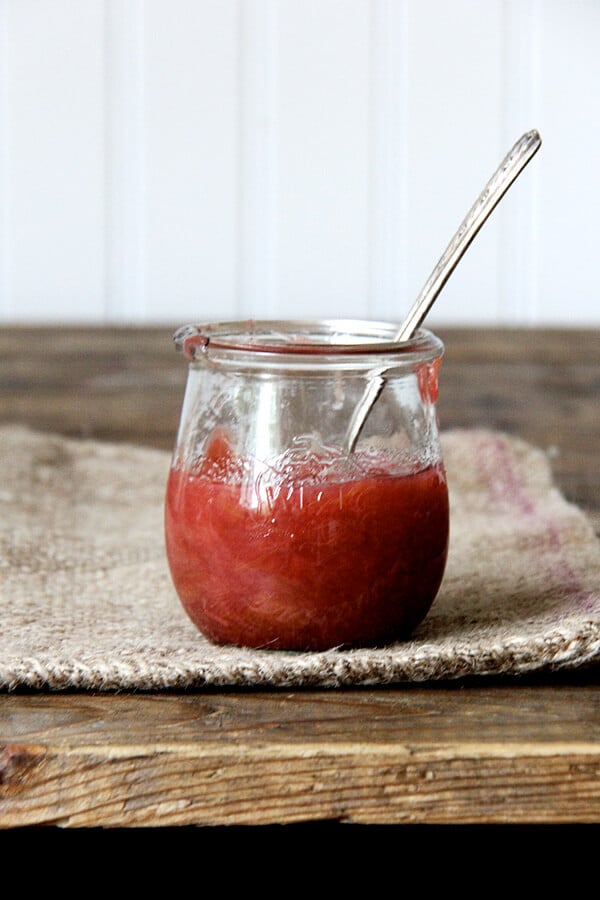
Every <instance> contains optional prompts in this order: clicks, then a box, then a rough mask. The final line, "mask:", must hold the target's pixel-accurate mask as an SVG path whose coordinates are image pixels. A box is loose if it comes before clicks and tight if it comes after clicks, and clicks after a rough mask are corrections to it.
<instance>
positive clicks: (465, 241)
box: [344, 129, 542, 453]
mask: <svg viewBox="0 0 600 900" xmlns="http://www.w3.org/2000/svg"><path fill="white" fill-rule="evenodd" d="M541 144H542V139H541V137H540V135H539V133H538V132H537V131H536V130H535V129H534V130H533V131H527V132H526V133H525V134H523V135H522V136H521V137H520V138H519V140H518V141H517V142H516V143H515V144H514V146H513V147H512V148H511V149H510V150H509V152H508V153H507V154H506V156H505V157H504V159H503V160H502V162H501V163H500V165H499V166H498V168H497V169H496V171H495V172H494V174H493V175H492V177H491V178H490V179H489V181H488V182H487V184H486V186H485V187H484V189H483V191H482V192H481V194H480V195H479V197H478V198H477V200H476V201H475V203H474V204H473V206H472V207H471V209H470V210H469V212H468V213H467V215H466V216H465V218H464V219H463V221H462V222H461V224H460V226H459V227H458V230H457V231H456V233H455V234H454V236H453V237H452V240H451V241H450V243H449V244H448V246H447V247H446V249H445V250H444V252H443V253H442V255H441V257H440V258H439V260H438V262H437V264H436V266H435V268H434V269H433V271H432V273H431V275H430V276H429V278H428V279H427V281H426V282H425V284H424V286H423V288H422V289H421V293H420V294H419V295H418V297H417V299H416V300H415V302H414V304H413V305H412V307H411V309H410V311H409V313H408V315H407V316H406V319H405V320H404V322H403V324H402V326H401V327H400V329H399V330H398V331H397V332H396V334H395V335H394V338H393V340H394V341H395V342H397V343H400V342H401V341H407V340H409V339H410V338H411V337H412V336H413V335H414V333H415V331H416V330H417V328H418V327H419V326H420V325H421V323H422V322H423V319H424V318H425V316H426V315H427V313H428V312H429V310H430V308H431V306H432V305H433V303H434V301H435V300H436V298H437V297H438V295H439V293H440V291H441V290H442V288H443V287H444V285H445V284H446V282H447V281H448V279H449V277H450V275H451V274H452V272H453V271H454V269H455V268H456V266H457V264H458V262H459V261H460V259H461V258H462V256H463V255H464V253H465V251H466V250H467V248H468V247H469V245H470V244H471V241H472V240H473V238H474V237H475V235H476V234H477V232H478V231H479V229H480V228H481V226H482V225H483V223H484V222H485V221H486V219H487V218H488V216H489V215H490V213H491V212H492V210H493V209H494V208H495V207H496V206H497V204H498V203H499V202H500V200H501V199H502V197H503V196H504V194H505V193H506V191H507V190H508V188H509V187H510V186H511V184H512V183H513V182H514V181H515V179H516V178H517V176H518V175H519V174H520V173H521V172H522V171H523V169H524V168H525V166H526V165H527V163H528V162H529V160H530V159H532V157H533V156H534V155H535V154H536V153H537V151H538V150H539V148H540V147H541ZM385 371H386V370H385V369H378V370H375V371H373V372H372V373H371V374H370V376H369V381H368V384H367V386H366V388H365V391H364V393H363V395H362V397H361V398H360V400H359V402H358V404H357V405H356V408H355V409H354V413H353V415H352V419H351V420H350V424H349V426H348V430H347V431H346V437H345V440H344V448H345V450H346V452H347V453H351V452H352V451H353V450H354V447H355V446H356V441H357V440H358V437H359V435H360V433H361V431H362V428H363V426H364V424H365V421H366V418H367V416H368V415H369V412H370V410H371V407H372V406H373V404H374V403H375V401H376V400H377V398H378V397H379V394H380V393H381V390H382V388H383V385H384V384H385V377H384V376H385Z"/></svg>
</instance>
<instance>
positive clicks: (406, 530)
mask: <svg viewBox="0 0 600 900" xmlns="http://www.w3.org/2000/svg"><path fill="white" fill-rule="evenodd" d="M396 330H397V324H394V323H382V322H371V321H357V320H320V321H311V322H307V321H248V322H225V323H212V324H208V325H205V326H200V325H188V326H184V327H183V328H181V329H179V330H178V332H176V334H175V344H176V346H177V347H178V349H180V350H181V351H182V352H183V354H184V356H185V358H186V359H187V361H188V376H187V384H186V389H185V395H184V399H183V406H182V410H181V417H180V424H179V429H178V435H177V440H176V444H175V448H174V451H173V457H172V462H171V468H170V472H169V478H168V484H167V490H166V501H165V534H166V548H167V558H168V562H169V567H170V572H171V576H172V580H173V583H174V586H175V589H176V591H177V594H178V596H179V598H180V601H181V603H182V605H183V607H184V609H185V610H186V612H187V614H188V616H189V617H190V619H191V620H192V621H193V622H194V623H195V625H196V626H197V627H198V629H199V630H200V631H201V632H202V633H203V634H204V635H205V636H206V637H207V638H208V639H209V640H211V641H213V642H215V643H219V644H232V645H237V646H242V647H252V648H264V649H273V650H282V649H285V650H326V649H331V648H335V647H340V648H341V647H358V646H377V645H383V644H386V643H389V642H392V641H397V640H402V639H404V638H406V637H408V636H409V635H410V634H411V632H412V631H413V629H414V628H415V626H416V625H417V624H419V623H420V622H421V621H422V620H423V619H424V617H425V616H426V615H427V613H428V611H429V609H430V608H431V605H432V603H433V602H434V600H435V597H436V595H437V593H438V590H439V587H440V584H441V581H442V578H443V574H444V569H445V564H446V557H447V549H448V532H449V506H448V489H447V482H446V475H445V470H444V464H443V459H442V454H441V448H440V440H439V433H438V421H437V411H436V400H437V394H438V369H439V365H440V361H441V358H442V354H443V345H442V342H441V341H440V339H439V338H438V337H436V336H435V335H434V334H433V333H432V332H430V331H428V330H425V329H421V330H419V331H418V333H417V334H416V335H415V337H414V338H413V339H412V340H410V341H407V342H404V343H395V342H394V340H393V336H394V333H395V331H396ZM374 377H377V378H380V379H381V384H382V387H381V390H380V392H379V395H378V397H377V400H376V402H375V403H374V404H373V406H372V408H371V409H370V411H369V413H368V415H367V416H366V419H365V421H364V423H363V425H362V429H361V431H360V434H359V435H358V438H357V439H356V440H355V441H353V443H352V446H351V447H348V441H347V434H348V427H349V423H350V421H351V420H352V416H353V413H354V412H355V410H356V407H357V404H358V403H359V402H360V399H361V397H363V396H364V394H365V390H366V388H367V386H368V384H369V383H370V380H372V379H373V378H374Z"/></svg>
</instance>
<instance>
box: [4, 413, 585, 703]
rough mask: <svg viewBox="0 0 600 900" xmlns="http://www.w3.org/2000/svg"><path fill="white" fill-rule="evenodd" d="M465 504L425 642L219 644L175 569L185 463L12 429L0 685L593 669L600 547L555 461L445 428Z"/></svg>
mask: <svg viewBox="0 0 600 900" xmlns="http://www.w3.org/2000/svg"><path fill="white" fill-rule="evenodd" d="M442 444H443V450H444V459H445V464H446V469H447V473H448V484H449V489H450V503H451V529H450V550H449V557H448V565H447V569H446V574H445V577H444V581H443V583H442V587H441V590H440V593H439V595H438V597H437V599H436V601H435V603H434V605H433V607H432V609H431V611H430V613H429V615H428V616H427V618H426V619H425V621H424V622H423V623H422V624H421V625H420V626H419V627H418V628H417V629H416V631H415V632H414V633H413V635H412V636H411V637H410V639H408V640H405V641H400V642H397V643H394V644H388V645H386V646H382V647H373V648H361V649H355V650H341V649H334V650H328V651H323V652H306V653H305V652H288V651H272V650H245V649H239V648H234V647H219V646H216V645H212V644H210V643H209V642H208V641H207V640H206V639H205V638H203V637H202V635H201V634H200V633H199V632H198V631H197V630H196V628H195V627H194V626H193V625H192V623H191V622H190V621H189V620H188V618H187V616H186V614H185V613H184V612H183V610H182V608H181V606H180V603H179V601H178V599H177V597H176V595H175V592H174V590H173V587H172V584H171V581H170V576H169V572H168V568H167V564H166V558H165V551H164V537H163V503H164V490H165V483H166V477H167V472H168V467H169V463H170V455H169V454H168V453H165V452H163V451H158V450H152V449H148V448H144V447H138V446H131V445H125V444H111V443H102V442H100V441H93V440H76V439H69V438H64V437H60V436H58V435H47V434H41V433H37V432H34V431H30V430H28V429H26V428H23V427H20V426H12V425H5V426H2V427H0V459H1V463H2V471H3V474H4V478H3V482H2V484H1V485H0V690H4V691H10V690H15V689H17V688H20V687H27V688H29V689H40V690H94V691H98V690H100V691H102V690H106V691H110V690H168V689H190V688H196V689H201V688H202V687H209V686H253V687H261V686H262V687H265V688H268V687H275V686H285V687H290V688H293V687H304V686H313V687H336V686H343V685H346V686H351V685H372V686H373V685H378V684H380V685H383V684H393V683H402V682H425V681H440V680H456V679H460V678H464V677H467V676H484V675H507V676H511V675H520V674H524V673H531V672H553V671H559V670H564V669H575V668H588V667H592V666H595V665H597V664H598V662H599V661H600V543H599V541H598V539H597V537H596V535H595V533H594V529H593V527H592V525H591V523H590V521H589V520H588V519H587V517H586V516H585V515H584V513H583V512H582V511H581V510H580V509H579V508H577V507H576V506H574V505H573V504H570V503H568V502H567V501H566V500H565V498H564V497H563V496H562V494H561V493H560V492H559V491H558V489H557V488H556V486H555V484H554V483H553V480H552V474H551V467H550V464H549V460H548V458H547V455H546V454H545V453H544V452H543V451H542V450H541V449H538V448H536V447H532V446H531V445H529V444H528V443H526V442H525V441H523V440H520V439H518V438H515V437H510V436H508V435H506V434H503V433H496V432H490V431H486V430H454V431H447V432H444V433H443V434H442Z"/></svg>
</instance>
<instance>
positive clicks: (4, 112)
mask: <svg viewBox="0 0 600 900" xmlns="http://www.w3.org/2000/svg"><path fill="white" fill-rule="evenodd" d="M9 118H10V112H9V105H8V4H7V3H6V0H0V321H2V320H3V319H7V318H8V317H9V314H10V293H11V289H10V278H9V265H10V260H9V246H8V230H9V225H8V191H9V171H8V153H7V144H8V133H9Z"/></svg>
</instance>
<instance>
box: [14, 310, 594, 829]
mask: <svg viewBox="0 0 600 900" xmlns="http://www.w3.org/2000/svg"><path fill="white" fill-rule="evenodd" d="M176 324H178V323H176ZM171 331H172V328H171V327H170V326H165V327H164V328H148V329H139V328H136V329H114V328H79V327H78V328H70V329H67V328H61V329H52V328H39V327H35V328H16V327H14V328H13V327H10V328H9V327H4V328H3V329H2V330H1V331H0V421H11V422H14V421H19V422H23V423H28V424H30V425H33V426H35V427H36V428H38V429H42V430H51V431H56V432H60V433H63V434H67V435H72V436H85V437H94V438H99V439H106V440H111V441H125V440H126V441H135V442H138V443H143V444H146V445H151V446H155V447H162V448H165V449H170V448H171V446H172V444H173V440H174V434H175V429H176V426H177V419H178V416H179V409H180V404H181V399H182V394H183V386H184V383H185V377H186V372H185V366H184V364H183V361H182V360H181V358H180V357H179V356H178V355H177V354H176V353H175V351H174V350H173V348H172V344H171V339H170V335H171ZM439 333H440V335H441V337H442V338H443V339H444V341H445V344H446V358H445V361H444V365H443V368H442V375H441V399H440V403H439V415H440V422H441V425H442V427H443V428H449V427H452V426H476V425H483V426H491V427H495V428H500V429H503V430H505V431H508V432H512V433H515V434H518V435H520V436H521V437H523V438H525V439H527V440H529V441H531V442H532V443H535V444H536V445H538V446H541V447H544V448H552V461H553V466H554V471H555V475H556V479H557V481H558V483H559V485H560V486H561V488H562V490H563V492H564V493H565V495H566V496H567V498H569V499H570V500H573V501H575V502H576V503H578V504H579V505H580V506H581V507H583V508H585V510H586V511H587V512H588V513H589V515H590V517H591V518H592V520H593V522H594V524H595V527H596V531H597V532H600V458H599V454H598V449H599V441H598V439H599V436H600V400H599V399H598V398H599V397H600V333H599V332H593V331H576V330H544V331H529V330H481V329H476V330H451V329H444V330H442V329H440V332H439ZM597 822H600V686H599V679H598V670H597V669H596V670H595V671H589V672H578V673H572V674H569V675H567V674H562V675H560V676H559V675H554V676H546V677H544V678H542V677H538V678H532V677H529V678H518V679H505V680H503V679H493V680H491V679H487V678H484V679H480V680H477V679H474V680H470V681H467V682H457V683H447V684H439V683H436V684H432V685H402V686H399V687H386V688H379V689H351V690H348V689H342V690H322V691H318V690H298V691H287V690H286V691H282V690H273V691H265V690H259V691H250V690H248V691H225V690H218V691H217V690H205V691H201V692H197V693H179V694H178V693H169V694H141V695H140V694H123V693H121V694H112V695H106V694H105V695H102V694H91V693H88V694H85V693H84V694H78V693H62V694H45V693H24V692H19V693H12V694H6V693H4V694H1V695H0V827H2V828H4V829H15V828H17V827H19V826H39V825H55V826H61V827H63V828H67V827H70V828H71V829H73V830H75V829H81V830H83V831H86V830H87V829H91V828H93V827H94V826H110V827H111V828H113V829H121V828H123V829H125V828H127V829H134V828H136V827H141V826H161V827H167V826H185V825H196V826H218V825H229V826H241V825H247V824H251V825H292V824H293V823H319V824H325V823H356V824H363V825H364V824H384V825H401V824H410V823H412V824H433V823H442V824H443V823H446V824H456V825H460V824H468V823H472V824H479V823H488V824H493V823H497V824H502V823H508V824H519V823H526V824H542V823H555V824H560V823H565V824H575V823H597ZM55 830H56V829H55ZM105 830H106V829H105ZM209 830H212V831H214V829H209Z"/></svg>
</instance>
